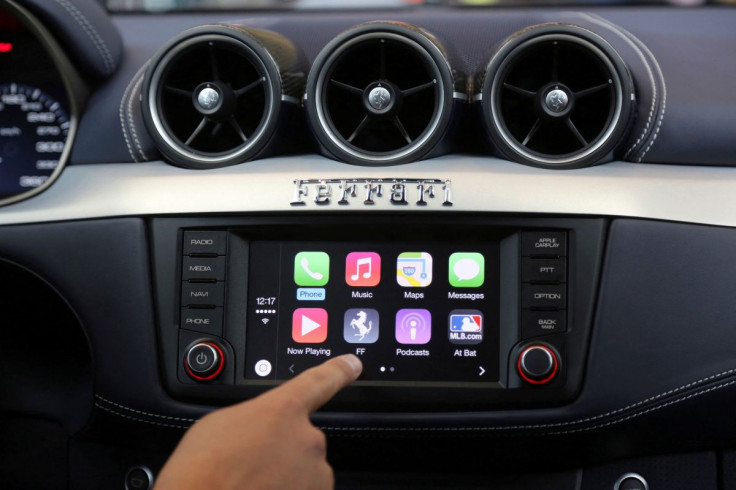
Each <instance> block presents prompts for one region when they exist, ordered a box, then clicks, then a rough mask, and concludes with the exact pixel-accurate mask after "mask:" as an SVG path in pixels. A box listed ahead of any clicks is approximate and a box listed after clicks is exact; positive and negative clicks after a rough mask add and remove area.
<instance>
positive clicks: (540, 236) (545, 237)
mask: <svg viewBox="0 0 736 490" xmlns="http://www.w3.org/2000/svg"><path fill="white" fill-rule="evenodd" d="M521 255H522V256H524V257H535V256H553V257H564V256H566V255H567V233H565V232H564V231H525V232H523V233H522V234H521Z"/></svg>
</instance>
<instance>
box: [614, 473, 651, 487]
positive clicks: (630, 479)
mask: <svg viewBox="0 0 736 490" xmlns="http://www.w3.org/2000/svg"><path fill="white" fill-rule="evenodd" d="M613 490H649V484H648V483H647V481H646V480H645V479H644V477H643V476H641V475H639V474H637V473H626V474H625V475H622V476H621V477H620V478H619V479H618V480H617V481H616V483H615V484H614V485H613Z"/></svg>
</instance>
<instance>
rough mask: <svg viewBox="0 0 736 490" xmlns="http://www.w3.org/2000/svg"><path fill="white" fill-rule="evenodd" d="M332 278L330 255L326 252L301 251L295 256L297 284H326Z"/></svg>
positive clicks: (295, 280) (295, 278) (295, 279)
mask: <svg viewBox="0 0 736 490" xmlns="http://www.w3.org/2000/svg"><path fill="white" fill-rule="evenodd" d="M329 279H330V256H329V255H327V254H326V253H325V252H299V253H298V254H296V257H294V282H295V283H296V284H297V286H324V285H325V284H327V281H329Z"/></svg>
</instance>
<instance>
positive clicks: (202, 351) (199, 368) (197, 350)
mask: <svg viewBox="0 0 736 490" xmlns="http://www.w3.org/2000/svg"><path fill="white" fill-rule="evenodd" d="M224 361H225V360H224V358H223V353H222V349H220V347H219V346H218V345H217V344H214V343H212V342H198V343H196V344H195V345H193V346H192V347H190V348H189V350H188V351H187V354H186V358H185V361H184V366H185V367H186V370H187V374H189V376H190V377H191V378H193V379H196V380H197V381H208V380H211V379H213V378H215V377H217V375H218V374H220V372H221V371H222V367H223V365H224Z"/></svg>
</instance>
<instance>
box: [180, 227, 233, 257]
mask: <svg viewBox="0 0 736 490" xmlns="http://www.w3.org/2000/svg"><path fill="white" fill-rule="evenodd" d="M226 253H227V232H226V231H185V232H184V255H191V254H213V255H225V254H226Z"/></svg>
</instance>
